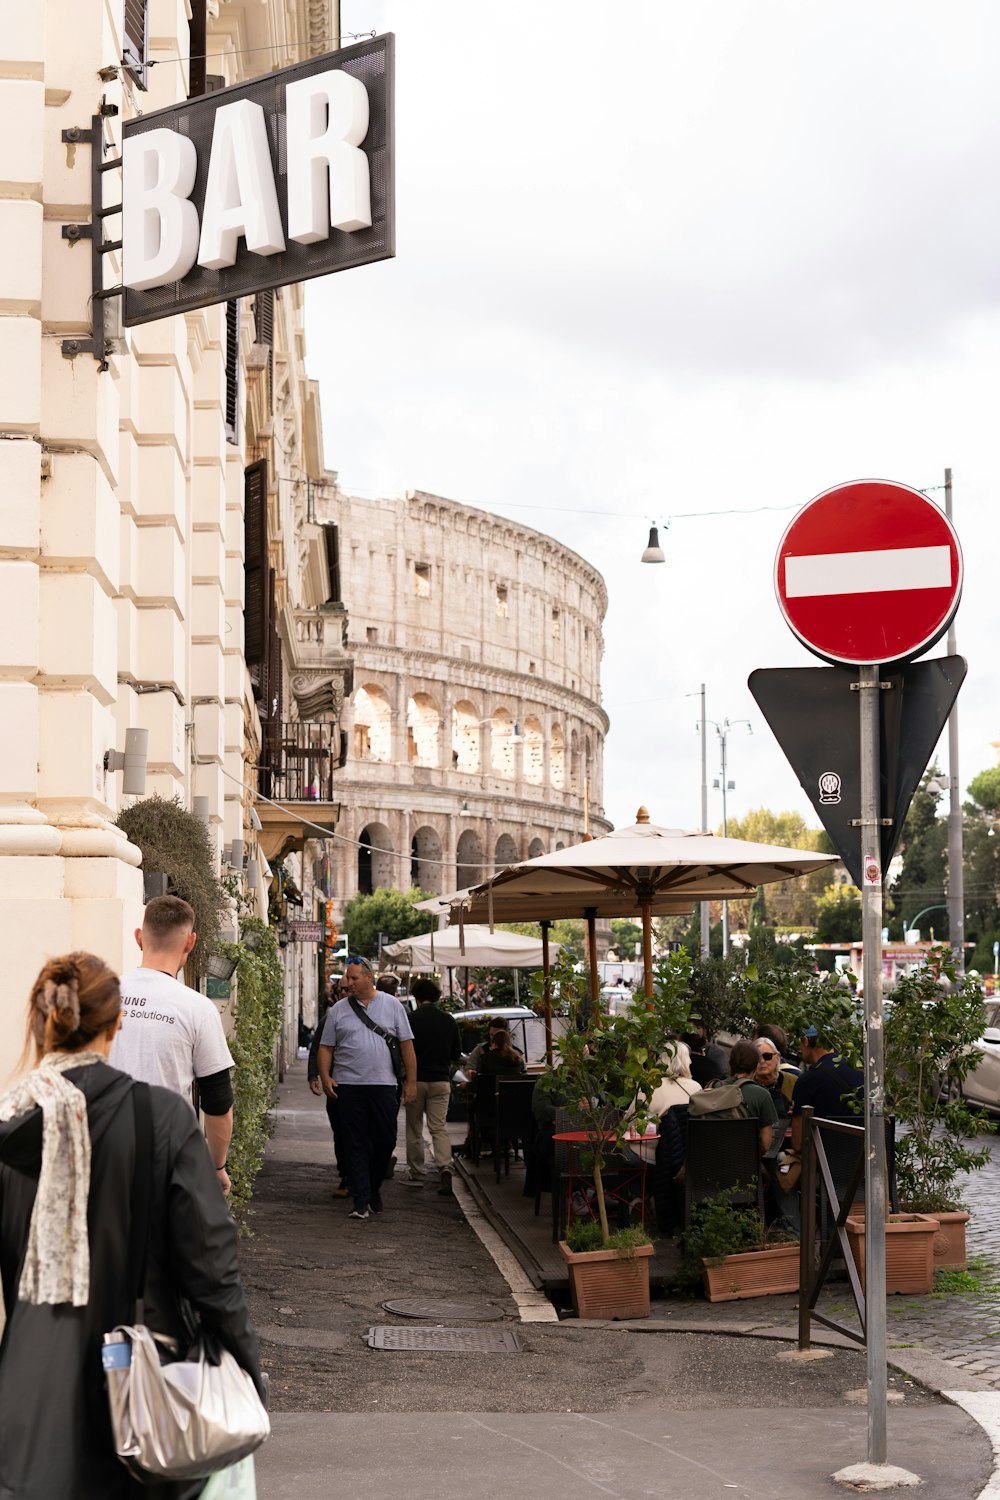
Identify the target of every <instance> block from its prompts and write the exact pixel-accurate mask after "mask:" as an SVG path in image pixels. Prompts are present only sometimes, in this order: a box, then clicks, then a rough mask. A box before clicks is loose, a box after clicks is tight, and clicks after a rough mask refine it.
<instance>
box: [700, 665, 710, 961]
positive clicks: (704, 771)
mask: <svg viewBox="0 0 1000 1500" xmlns="http://www.w3.org/2000/svg"><path fill="white" fill-rule="evenodd" d="M705 727H706V726H705V684H704V683H702V685H701V831H702V833H707V832H708V742H707V736H706V734H705ZM711 935H712V918H711V912H710V909H709V905H708V902H707V901H703V902H702V903H701V956H702V958H707V957H708V955H709V951H710V947H711Z"/></svg>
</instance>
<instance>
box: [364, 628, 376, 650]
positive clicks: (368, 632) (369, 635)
mask: <svg viewBox="0 0 1000 1500" xmlns="http://www.w3.org/2000/svg"><path fill="white" fill-rule="evenodd" d="M365 640H366V641H367V642H368V644H369V646H375V645H377V644H378V631H377V630H376V629H375V626H374V625H366V626H365Z"/></svg>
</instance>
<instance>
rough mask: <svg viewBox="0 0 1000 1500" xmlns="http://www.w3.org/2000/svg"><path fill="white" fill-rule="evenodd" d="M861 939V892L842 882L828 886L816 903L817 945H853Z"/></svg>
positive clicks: (853, 886) (855, 887)
mask: <svg viewBox="0 0 1000 1500" xmlns="http://www.w3.org/2000/svg"><path fill="white" fill-rule="evenodd" d="M860 938H861V892H860V891H859V890H858V888H857V886H855V885H848V884H847V883H846V881H845V882H842V883H840V884H837V885H828V886H827V887H826V890H825V891H824V892H823V894H822V896H820V898H819V900H818V901H817V903H816V941H817V943H853V942H857V941H859V940H860Z"/></svg>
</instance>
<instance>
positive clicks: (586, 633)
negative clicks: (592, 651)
mask: <svg viewBox="0 0 1000 1500" xmlns="http://www.w3.org/2000/svg"><path fill="white" fill-rule="evenodd" d="M583 644H584V645H585V646H589V645H590V627H589V625H585V626H584V627H583Z"/></svg>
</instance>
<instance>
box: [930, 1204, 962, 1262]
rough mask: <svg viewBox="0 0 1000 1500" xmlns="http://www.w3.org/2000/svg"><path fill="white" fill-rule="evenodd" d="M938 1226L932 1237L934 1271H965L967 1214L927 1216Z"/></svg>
mask: <svg viewBox="0 0 1000 1500" xmlns="http://www.w3.org/2000/svg"><path fill="white" fill-rule="evenodd" d="M927 1217H928V1218H929V1219H933V1220H934V1221H935V1223H936V1224H937V1226H938V1232H937V1234H936V1235H935V1236H934V1269H935V1271H944V1270H948V1271H967V1270H968V1269H969V1261H968V1257H967V1255H966V1253H965V1226H966V1224H968V1222H969V1215H968V1214H967V1213H941V1214H928V1215H927Z"/></svg>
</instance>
